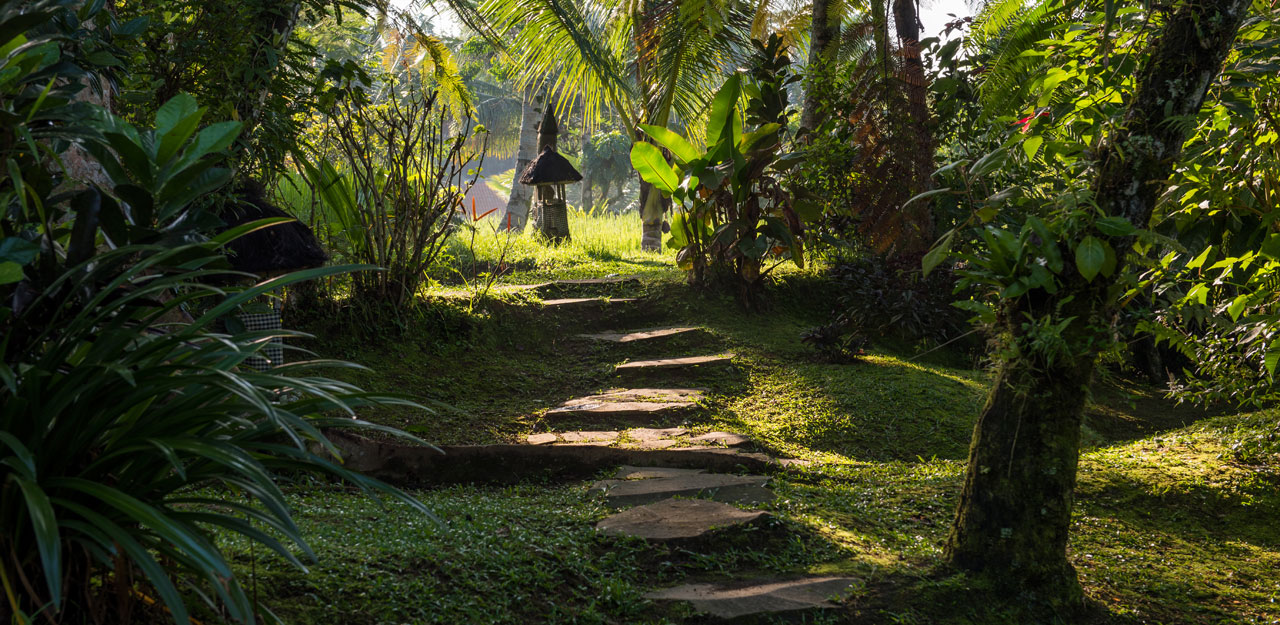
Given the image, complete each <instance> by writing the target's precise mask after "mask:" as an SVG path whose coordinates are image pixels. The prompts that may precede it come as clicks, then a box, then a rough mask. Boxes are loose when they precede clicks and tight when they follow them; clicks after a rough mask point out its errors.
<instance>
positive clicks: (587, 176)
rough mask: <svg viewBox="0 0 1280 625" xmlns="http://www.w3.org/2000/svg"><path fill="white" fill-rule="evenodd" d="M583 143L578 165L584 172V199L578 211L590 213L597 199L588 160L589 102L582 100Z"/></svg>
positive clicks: (589, 142)
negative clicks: (593, 192) (592, 187)
mask: <svg viewBox="0 0 1280 625" xmlns="http://www.w3.org/2000/svg"><path fill="white" fill-rule="evenodd" d="M581 139H582V142H581V148H580V149H579V150H578V154H579V155H580V156H581V158H580V159H579V160H578V163H579V164H580V165H581V167H579V169H581V170H582V197H581V198H580V199H579V200H578V209H579V210H584V211H588V212H590V211H591V209H592V208H594V205H595V197H593V194H592V192H591V191H592V190H591V168H590V164H591V161H590V159H588V158H587V152H588V151H589V150H590V149H591V133H590V132H588V131H587V100H586V98H583V99H582V137H581Z"/></svg>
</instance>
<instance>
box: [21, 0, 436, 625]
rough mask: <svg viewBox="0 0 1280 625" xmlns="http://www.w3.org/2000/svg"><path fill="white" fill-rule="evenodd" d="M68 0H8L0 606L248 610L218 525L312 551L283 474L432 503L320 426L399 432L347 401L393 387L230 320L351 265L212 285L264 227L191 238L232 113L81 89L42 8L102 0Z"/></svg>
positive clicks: (171, 613) (79, 618) (52, 16)
mask: <svg viewBox="0 0 1280 625" xmlns="http://www.w3.org/2000/svg"><path fill="white" fill-rule="evenodd" d="M79 4H80V3H78V2H76V1H75V0H45V1H43V2H18V1H6V2H3V3H0V40H3V41H0V48H3V49H4V50H5V51H6V52H7V54H6V55H4V56H3V58H2V60H0V76H3V77H4V79H3V80H0V130H2V132H0V161H3V162H4V164H5V167H4V168H3V170H0V206H2V207H3V209H4V210H3V212H2V213H0V352H3V355H4V359H3V362H0V590H2V591H3V600H0V605H2V606H3V608H2V609H0V613H6V614H12V615H15V619H16V621H17V622H34V621H35V620H36V619H44V620H48V621H49V622H62V623H80V622H89V621H92V622H104V621H107V622H133V621H135V620H142V619H143V618H155V617H157V616H159V608H147V607H145V606H146V605H147V604H148V603H149V602H150V603H156V604H157V605H158V606H163V609H165V610H167V612H168V617H169V618H172V619H173V620H174V621H175V622H177V623H187V622H188V616H189V614H190V610H189V609H188V606H187V600H186V597H190V596H192V595H193V594H194V595H198V596H204V597H208V598H209V602H210V603H211V604H212V605H214V606H216V607H217V609H218V610H220V611H222V613H223V614H224V615H225V616H227V617H229V618H230V619H232V620H236V621H240V622H253V621H254V620H255V617H256V614H257V611H258V608H257V606H255V605H254V602H253V601H252V600H251V599H250V597H249V595H248V593H246V592H245V589H244V586H243V585H242V584H241V582H240V580H239V578H238V576H237V574H236V573H235V571H234V570H233V569H232V567H231V566H230V564H229V563H228V561H227V559H226V557H225V556H224V555H223V553H222V551H221V550H220V549H219V548H218V546H217V545H216V544H215V543H214V540H213V538H212V535H213V532H214V531H216V530H229V531H231V532H234V533H238V534H241V535H243V536H245V537H247V538H248V539H249V540H251V541H254V542H256V543H259V544H262V545H264V546H266V547H267V548H268V549H270V550H272V551H274V552H276V553H278V554H279V555H280V556H281V557H283V558H285V559H286V560H288V561H290V562H293V563H295V564H297V565H299V566H301V558H305V557H308V556H310V555H311V552H310V549H309V548H308V547H307V543H306V541H305V539H304V537H303V536H302V535H301V533H300V531H299V529H298V527H297V526H296V525H295V524H294V522H293V520H292V518H291V516H290V511H289V508H288V506H287V504H286V502H285V498H284V496H283V494H282V492H281V489H280V486H279V485H278V482H279V481H280V480H283V479H288V477H289V476H291V475H300V474H305V473H312V472H322V473H328V474H331V475H336V476H338V477H340V478H343V479H346V480H348V481H350V482H352V483H354V484H356V485H358V486H360V487H362V488H364V489H366V490H381V491H384V492H387V493H390V494H391V495H393V496H396V497H400V498H402V499H404V500H405V501H408V502H410V503H413V505H415V506H416V507H417V509H418V510H419V511H420V512H421V513H423V514H428V512H427V511H426V510H425V508H423V507H422V506H421V504H417V503H414V500H413V499H412V498H410V497H408V496H407V495H404V494H403V493H400V492H399V491H396V490H394V489H392V488H390V487H388V486H385V485H383V484H380V483H378V482H375V481H373V480H370V479H367V478H364V477H362V476H360V475H357V474H354V473H352V472H350V471H348V470H346V469H344V468H343V467H342V465H341V463H340V461H338V460H337V459H336V458H337V450H336V448H335V447H334V446H333V445H332V444H330V443H329V442H328V441H327V440H326V438H325V435H324V430H325V428H331V427H361V428H374V429H380V430H383V431H386V432H388V433H392V434H395V432H393V431H392V430H389V429H386V428H380V427H378V426H374V425H371V424H368V423H364V422H361V421H358V420H356V419H354V418H353V417H354V414H355V413H354V410H355V409H356V408H357V407H359V406H361V405H365V404H369V403H372V402H400V403H404V402H401V400H398V399H396V398H392V397H379V396H374V395H370V394H367V393H363V392H361V391H360V390H359V389H357V388H355V387H353V386H351V385H349V384H345V383H342V382H337V381H334V380H330V379H328V378H326V377H324V376H322V375H320V374H317V373H315V372H314V370H315V369H317V368H319V367H324V366H352V365H348V364H345V363H334V362H324V361H303V362H295V363H292V364H288V365H285V366H281V367H277V368H274V369H271V370H268V371H261V372H259V371H255V370H253V369H250V368H247V367H245V366H244V363H245V361H246V360H247V359H248V358H250V357H252V356H254V355H255V354H256V353H257V352H258V351H259V350H260V349H261V348H262V347H263V346H264V345H265V344H266V343H267V342H269V341H270V340H271V339H272V338H275V337H277V336H297V334H296V333H289V332H262V331H260V332H243V333H236V334H230V333H227V332H223V331H220V330H219V329H218V323H219V320H220V319H221V318H223V317H225V316H226V315H228V314H231V313H233V312H234V311H235V310H236V309H237V308H238V307H239V306H241V305H243V304H245V303H247V302H249V301H250V300H253V299H255V298H258V297H261V296H263V295H264V294H266V293H268V292H270V291H272V290H274V289H277V288H279V287H281V286H284V285H287V284H292V283H295V282H298V281H300V280H305V279H309V278H315V277H319V276H322V275H326V274H331V273H335V272H340V271H347V270H351V269H358V268H351V267H347V268H342V267H337V268H322V269H313V270H310V271H305V272H300V273H295V274H291V275H288V276H282V277H278V278H274V279H272V280H268V281H265V282H261V283H258V284H255V285H253V286H251V287H248V288H236V289H228V288H223V287H218V286H214V285H213V284H211V279H212V278H214V277H215V276H224V277H225V276H226V275H227V274H229V273H231V272H230V271H229V270H228V269H227V268H226V267H227V265H226V261H225V256H224V254H223V252H222V249H221V248H222V246H223V245H224V244H225V243H226V242H227V241H229V240H231V239H232V238H233V237H236V236H239V235H243V234H245V233H246V232H247V231H249V230H251V229H252V228H255V227H264V226H267V225H270V224H269V223H258V224H250V225H246V226H243V227H240V228H238V229H234V230H232V231H229V232H227V233H224V234H223V235H221V236H219V237H218V238H216V239H213V240H207V239H206V238H204V237H203V236H201V232H202V230H204V229H205V228H206V227H207V226H208V225H210V223H211V222H210V216H209V215H208V214H207V213H205V212H204V211H203V210H201V208H200V204H201V197H202V195H204V194H207V193H208V192H209V191H211V190H214V189H217V188H218V187H219V186H220V185H222V184H224V183H225V182H226V181H227V180H228V179H229V177H230V172H229V171H227V170H225V169H223V168H219V167H217V166H216V162H217V161H218V160H219V158H220V157H221V155H222V154H221V153H222V152H223V151H224V150H225V149H226V148H227V147H228V146H230V145H232V143H233V141H234V140H235V138H236V135H237V133H238V132H239V124H236V123H223V124H213V125H210V126H208V127H206V128H204V129H200V125H201V120H202V118H203V116H204V113H205V111H204V109H200V108H197V107H196V106H195V104H194V101H193V100H191V98H190V97H188V96H181V97H179V98H175V99H174V100H172V101H170V102H169V103H167V104H165V105H164V106H162V107H161V108H160V110H159V111H158V113H157V116H156V121H155V128H153V129H152V128H144V129H139V128H135V127H134V126H131V125H129V124H127V123H124V122H123V121H121V120H119V119H117V118H115V117H114V116H112V115H111V114H110V113H109V112H107V111H104V110H101V109H100V108H97V107H95V106H92V105H89V104H87V103H86V102H84V101H83V93H81V91H82V85H83V83H84V82H89V81H88V78H90V76H89V75H88V74H87V73H85V72H83V71H81V70H79V69H78V68H77V66H76V61H77V57H76V56H75V55H74V54H73V53H71V52H68V50H76V49H82V48H80V47H78V46H71V45H68V41H67V40H66V38H65V37H64V36H63V35H61V34H60V33H58V32H56V31H54V30H53V28H51V27H50V25H60V24H61V25H65V24H78V23H81V21H82V20H88V19H93V18H94V16H95V13H94V11H95V8H94V7H93V6H86V7H84V8H80V14H79V16H78V19H75V18H74V16H72V15H71V13H70V12H71V11H72V10H73V9H76V8H77V7H78V6H79ZM98 6H100V5H98ZM99 26H100V29H99V30H98V32H102V30H105V29H106V28H108V27H109V26H110V24H109V20H105V19H104V20H103V22H102V23H100V24H99ZM77 44H81V45H82V44H84V42H83V41H80V42H77ZM75 146H80V147H82V148H87V150H88V152H89V153H92V154H93V155H94V157H95V158H93V159H88V158H87V157H86V155H85V153H84V152H83V151H81V150H78V149H73V148H74V147H75ZM61 162H79V163H82V164H83V163H85V162H88V163H90V164H96V165H100V166H101V167H102V173H103V176H100V177H98V178H99V181H98V182H96V183H86V182H84V181H76V180H72V179H70V178H69V177H68V176H67V175H65V173H64V171H63V170H62V168H60V167H58V166H57V164H58V163H61ZM236 277H238V278H240V279H244V278H247V277H251V276H246V275H240V276H236ZM188 313H190V316H189V317H188V316H187V315H188ZM184 588H185V589H187V590H188V592H187V593H184V592H183V589H184ZM153 598H155V599H153ZM157 600H158V601H157ZM142 610H150V611H151V612H152V613H150V614H146V615H144V614H142V613H141V611H142Z"/></svg>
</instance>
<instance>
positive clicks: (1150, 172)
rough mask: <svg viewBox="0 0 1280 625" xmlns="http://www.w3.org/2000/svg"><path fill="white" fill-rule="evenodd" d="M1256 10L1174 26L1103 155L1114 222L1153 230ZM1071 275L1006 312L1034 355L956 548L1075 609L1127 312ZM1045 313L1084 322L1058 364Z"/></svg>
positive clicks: (986, 444) (1194, 9)
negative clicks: (1193, 133)
mask: <svg viewBox="0 0 1280 625" xmlns="http://www.w3.org/2000/svg"><path fill="white" fill-rule="evenodd" d="M1249 5H1250V0H1188V1H1187V2H1184V3H1182V4H1180V5H1178V6H1177V9H1176V11H1175V12H1174V13H1173V15H1171V16H1170V17H1169V19H1168V21H1167V22H1166V24H1165V27H1164V29H1163V32H1162V33H1161V34H1160V37H1159V39H1158V41H1156V43H1155V44H1154V46H1153V49H1152V52H1151V56H1150V58H1149V59H1148V60H1147V63H1146V65H1145V66H1144V68H1143V70H1142V72H1141V73H1140V74H1139V76H1138V82H1137V91H1136V93H1135V94H1134V97H1133V100H1132V103H1131V104H1130V105H1129V109H1128V111H1127V112H1126V114H1125V118H1124V120H1123V121H1122V122H1121V123H1120V124H1118V125H1117V126H1116V128H1119V129H1122V130H1120V131H1118V132H1117V134H1116V135H1114V136H1113V137H1112V138H1111V139H1110V140H1109V141H1108V143H1107V145H1106V146H1105V147H1104V148H1103V149H1102V150H1101V152H1100V155H1099V169H1098V172H1099V173H1098V178H1097V180H1096V182H1095V184H1094V187H1093V188H1094V193H1095V196H1094V197H1095V200H1096V201H1097V205H1098V207H1099V208H1100V209H1101V210H1102V213H1103V214H1104V215H1107V216H1115V217H1123V218H1125V219H1127V220H1128V221H1129V222H1130V223H1132V224H1134V225H1136V226H1139V227H1144V226H1146V224H1147V222H1148V221H1150V218H1151V213H1152V208H1153V207H1154V205H1155V202H1156V199H1157V198H1158V197H1159V195H1160V193H1161V192H1162V191H1163V189H1164V188H1165V187H1166V186H1167V183H1168V178H1169V174H1170V173H1171V172H1172V169H1173V165H1174V162H1175V160H1176V158H1177V156H1178V154H1179V153H1180V152H1181V149H1182V144H1183V143H1184V142H1185V141H1186V138H1187V133H1188V131H1189V128H1190V125H1189V124H1183V123H1175V122H1176V120H1179V119H1186V118H1189V117H1193V116H1195V115H1196V114H1197V112H1198V111H1199V109H1200V105H1201V104H1202V102H1203V100H1204V96H1205V92H1206V91H1207V89H1208V86H1209V83H1210V82H1211V81H1212V80H1213V78H1214V77H1215V76H1217V74H1218V72H1219V71H1220V69H1221V66H1222V62H1223V59H1225V58H1226V55H1227V53H1228V52H1229V51H1230V49H1231V44H1232V41H1233V40H1234V39H1235V36H1236V31H1237V30H1238V29H1239V27H1240V24H1241V22H1242V21H1243V20H1244V18H1245V15H1246V14H1247V12H1248V10H1249ZM1084 234H1092V235H1093V236H1095V237H1097V238H1099V239H1103V240H1106V241H1107V242H1108V243H1109V244H1110V245H1111V246H1112V247H1113V248H1114V249H1115V250H1117V252H1116V256H1117V258H1118V259H1120V261H1119V262H1120V264H1121V267H1118V268H1117V270H1116V272H1115V273H1113V274H1112V276H1119V275H1121V273H1122V272H1123V269H1124V267H1123V265H1124V258H1125V256H1127V254H1126V252H1127V250H1128V249H1129V248H1130V247H1131V246H1132V244H1133V241H1132V237H1108V236H1106V235H1104V234H1102V233H1101V232H1098V231H1096V230H1095V231H1093V232H1091V233H1084ZM1081 236H1083V234H1082V235H1081ZM1067 243H1068V244H1067V248H1068V249H1074V247H1075V246H1074V245H1070V243H1071V242H1067ZM1066 265H1067V266H1068V267H1071V266H1072V265H1073V263H1071V262H1070V260H1068V262H1067V263H1066ZM1069 275H1070V277H1067V278H1065V279H1064V280H1063V282H1064V284H1063V285H1062V286H1061V287H1060V288H1059V290H1058V292H1057V293H1056V294H1052V295H1050V294H1048V293H1045V292H1043V291H1042V290H1037V291H1033V292H1032V293H1029V294H1028V295H1026V296H1023V297H1021V298H1017V299H1016V300H1012V303H1010V304H1007V305H1006V306H1005V308H1004V309H1003V311H1002V316H1001V318H1002V319H1003V320H1004V324H1003V325H1004V329H1005V330H1006V332H1008V333H1009V336H1010V337H1011V338H1010V339H1009V340H1011V341H1017V342H1018V347H1020V348H1021V349H1020V350H1019V353H1021V354H1022V356H1020V357H1019V358H1016V359H1014V360H1011V361H1009V362H1007V363H1005V364H1004V366H1003V367H1002V369H1001V371H1000V373H999V375H998V376H997V377H996V381H995V386H994V388H993V389H992V391H991V395H990V396H989V397H988V399H987V404H986V406H985V407H984V408H983V411H982V415H981V416H980V417H979V419H978V423H977V426H976V427H975V428H974V435H973V442H972V444H971V446H970V449H969V465H968V469H967V471H966V473H965V483H964V489H963V491H962V492H961V494H960V503H959V506H958V508H957V511H956V517H955V521H954V523H953V525H952V529H951V534H950V535H949V536H948V538H947V544H946V548H945V553H946V557H947V560H948V561H949V562H950V563H951V564H952V565H954V566H957V567H959V568H962V569H967V570H970V571H974V572H978V573H981V574H985V575H986V576H987V577H989V578H991V579H993V580H996V581H997V582H1000V583H1003V584H1004V585H1006V586H1011V587H1013V589H1014V590H1017V591H1022V592H1034V593H1036V596H1038V597H1040V598H1042V599H1043V600H1045V601H1046V602H1048V603H1050V604H1057V605H1060V606H1064V607H1070V606H1072V605H1079V602H1080V597H1081V594H1082V593H1081V590H1080V585H1079V581H1078V580H1077V579H1076V575H1075V571H1074V569H1073V568H1072V566H1071V564H1070V562H1069V561H1068V560H1067V557H1066V547H1067V533H1068V528H1069V527H1070V522H1071V507H1072V503H1073V502H1072V491H1073V489H1074V487H1075V482H1076V467H1077V464H1078V460H1079V444H1080V424H1081V420H1082V413H1083V409H1084V397H1085V394H1086V391H1087V386H1088V384H1089V381H1090V377H1091V375H1092V373H1093V366H1094V360H1095V358H1096V356H1097V353H1098V351H1099V349H1100V348H1101V347H1102V346H1104V345H1105V344H1106V341H1105V338H1106V336H1107V327H1108V326H1109V320H1110V319H1111V318H1112V317H1113V316H1114V314H1115V311H1116V303H1115V300H1114V298H1112V297H1111V296H1110V291H1111V287H1112V286H1114V285H1115V283H1116V279H1115V277H1112V278H1104V277H1103V276H1101V275H1099V276H1096V277H1095V278H1094V280H1093V281H1091V282H1090V281H1086V280H1085V279H1084V278H1083V277H1082V276H1080V274H1079V273H1078V272H1071V273H1070V274H1069ZM1046 311H1057V312H1056V313H1055V314H1056V315H1057V316H1058V317H1059V318H1060V319H1067V318H1070V317H1074V321H1072V322H1070V323H1069V324H1068V325H1067V330H1066V331H1065V332H1064V335H1063V337H1062V338H1063V339H1064V341H1065V348H1064V349H1060V350H1057V351H1056V353H1055V354H1054V355H1053V356H1052V357H1048V356H1044V355H1037V352H1036V350H1034V349H1032V348H1031V341H1030V340H1029V337H1027V336H1026V335H1025V332H1026V330H1024V329H1023V322H1024V321H1025V317H1024V316H1023V314H1024V313H1030V314H1032V315H1033V318H1037V317H1039V318H1041V319H1043V318H1044V317H1045V316H1046V315H1047V314H1048V313H1047V312H1046ZM1049 321H1050V322H1053V321H1057V320H1054V319H1050V320H1049ZM1029 325H1035V324H1029Z"/></svg>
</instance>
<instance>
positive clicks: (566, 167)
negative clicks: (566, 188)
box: [520, 147, 582, 184]
mask: <svg viewBox="0 0 1280 625" xmlns="http://www.w3.org/2000/svg"><path fill="white" fill-rule="evenodd" d="M579 180H582V174H580V173H578V170H577V169H574V167H573V163H570V162H569V159H567V158H565V157H563V156H560V153H559V152H556V151H555V150H553V149H551V148H550V147H547V148H544V149H543V150H542V153H541V154H539V155H538V158H535V159H533V162H532V163H529V166H528V167H526V168H525V170H524V172H523V173H521V174H520V182H522V183H524V184H565V183H568V182H578V181H579Z"/></svg>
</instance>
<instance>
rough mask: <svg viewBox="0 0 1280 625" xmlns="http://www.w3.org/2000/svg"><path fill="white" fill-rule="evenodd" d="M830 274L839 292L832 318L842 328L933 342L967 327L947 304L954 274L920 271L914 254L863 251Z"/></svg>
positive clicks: (963, 318) (963, 316)
mask: <svg viewBox="0 0 1280 625" xmlns="http://www.w3.org/2000/svg"><path fill="white" fill-rule="evenodd" d="M831 277H832V279H833V280H834V282H835V284H836V285H837V287H836V288H837V289H839V292H840V296H839V304H838V308H837V310H836V311H835V314H834V317H835V319H834V324H835V326H836V327H840V328H843V329H844V330H845V331H846V332H848V333H853V334H855V335H857V336H862V337H890V338H893V339H896V340H900V341H907V342H911V343H923V344H933V345H937V344H941V343H944V342H946V341H949V340H952V339H954V338H956V337H958V336H960V335H961V334H964V333H965V332H966V331H967V330H968V322H967V321H966V319H967V315H966V314H964V313H963V312H962V311H960V310H958V309H956V308H955V307H953V306H952V305H951V302H953V301H955V295H954V294H953V289H954V287H955V277H954V276H952V275H951V272H950V271H946V270H944V269H942V268H939V269H935V270H934V271H933V272H931V273H930V274H929V275H928V276H927V277H926V276H923V275H922V274H921V271H920V262H919V260H918V259H917V258H913V257H901V256H900V257H896V258H895V259H888V260H886V259H881V258H877V257H874V256H864V257H861V258H858V259H855V260H850V261H847V262H843V263H840V264H837V265H835V266H834V267H833V268H832V269H831Z"/></svg>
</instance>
